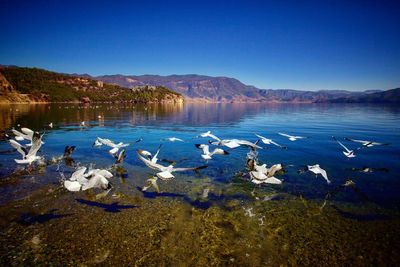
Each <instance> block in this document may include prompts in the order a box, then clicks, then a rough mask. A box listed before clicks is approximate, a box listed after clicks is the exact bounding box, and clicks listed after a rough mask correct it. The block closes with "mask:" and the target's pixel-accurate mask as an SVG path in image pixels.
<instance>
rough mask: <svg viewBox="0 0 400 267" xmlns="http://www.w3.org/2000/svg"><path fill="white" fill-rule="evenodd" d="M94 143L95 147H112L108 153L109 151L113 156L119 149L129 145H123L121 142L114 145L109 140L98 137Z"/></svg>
mask: <svg viewBox="0 0 400 267" xmlns="http://www.w3.org/2000/svg"><path fill="white" fill-rule="evenodd" d="M96 141H97V142H96ZM96 141H95V142H94V145H95V146H101V145H106V146H109V147H112V149H110V151H109V152H110V154H111V155H114V154H115V153H117V152H118V150H119V149H120V148H123V147H127V146H129V144H124V143H122V142H119V143H118V144H115V143H114V142H113V141H111V140H110V139H105V138H104V139H103V138H100V137H97V139H96ZM136 142H139V141H136Z"/></svg>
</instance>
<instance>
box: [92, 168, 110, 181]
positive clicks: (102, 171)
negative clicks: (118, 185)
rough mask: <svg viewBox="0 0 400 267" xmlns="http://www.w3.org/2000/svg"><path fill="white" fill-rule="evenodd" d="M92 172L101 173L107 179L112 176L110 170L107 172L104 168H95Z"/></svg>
mask: <svg viewBox="0 0 400 267" xmlns="http://www.w3.org/2000/svg"><path fill="white" fill-rule="evenodd" d="M93 173H95V174H99V175H101V176H103V177H105V178H107V179H109V178H111V177H113V174H112V173H111V172H109V171H107V170H104V169H96V170H94V171H93Z"/></svg>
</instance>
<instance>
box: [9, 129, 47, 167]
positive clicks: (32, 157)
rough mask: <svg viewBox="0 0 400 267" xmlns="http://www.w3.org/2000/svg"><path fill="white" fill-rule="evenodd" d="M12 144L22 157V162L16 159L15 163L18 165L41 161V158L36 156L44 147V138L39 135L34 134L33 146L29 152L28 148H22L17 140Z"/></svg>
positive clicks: (11, 142) (12, 141)
mask: <svg viewBox="0 0 400 267" xmlns="http://www.w3.org/2000/svg"><path fill="white" fill-rule="evenodd" d="M10 144H11V145H12V146H13V147H14V148H15V149H17V151H18V152H19V153H20V154H21V155H22V160H20V159H15V162H17V163H18V164H31V163H32V162H34V161H36V160H40V159H41V157H39V156H36V154H37V152H38V151H39V149H40V147H41V146H42V136H41V135H40V134H39V133H34V135H33V137H32V145H31V148H30V149H29V151H28V150H27V148H26V147H24V146H22V145H21V144H20V143H18V142H17V141H15V140H10Z"/></svg>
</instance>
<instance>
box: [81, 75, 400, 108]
mask: <svg viewBox="0 0 400 267" xmlns="http://www.w3.org/2000/svg"><path fill="white" fill-rule="evenodd" d="M74 75H78V74H74ZM80 76H84V77H88V78H92V79H95V80H99V81H103V82H106V83H110V84H117V85H119V86H122V87H127V88H134V87H136V86H143V85H154V86H165V87H167V88H170V89H172V90H173V91H175V92H177V93H180V94H182V95H183V96H184V97H185V100H187V101H205V102H292V103H330V102H333V103H339V102H342V103H351V102H369V103H374V102H378V103H381V102H390V103H399V102H400V89H399V88H397V89H393V90H388V91H383V90H366V91H359V92H355V91H346V90H320V91H302V90H292V89H259V88H257V87H255V86H251V85H246V84H243V83H242V82H240V81H239V80H237V79H234V78H228V77H211V76H204V75H196V74H188V75H169V76H159V75H140V76H135V75H118V74H117V75H103V76H95V77H92V76H90V75H87V74H84V75H80Z"/></svg>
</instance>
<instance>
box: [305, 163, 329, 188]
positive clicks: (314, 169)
mask: <svg viewBox="0 0 400 267" xmlns="http://www.w3.org/2000/svg"><path fill="white" fill-rule="evenodd" d="M307 168H308V170H309V171H310V172H313V173H315V177H316V176H317V175H318V174H321V176H322V177H323V178H324V179H325V180H326V182H327V183H328V184H330V183H331V181H330V180H329V179H328V175H327V174H326V171H325V170H324V169H322V168H321V167H320V166H319V164H315V165H307Z"/></svg>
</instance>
